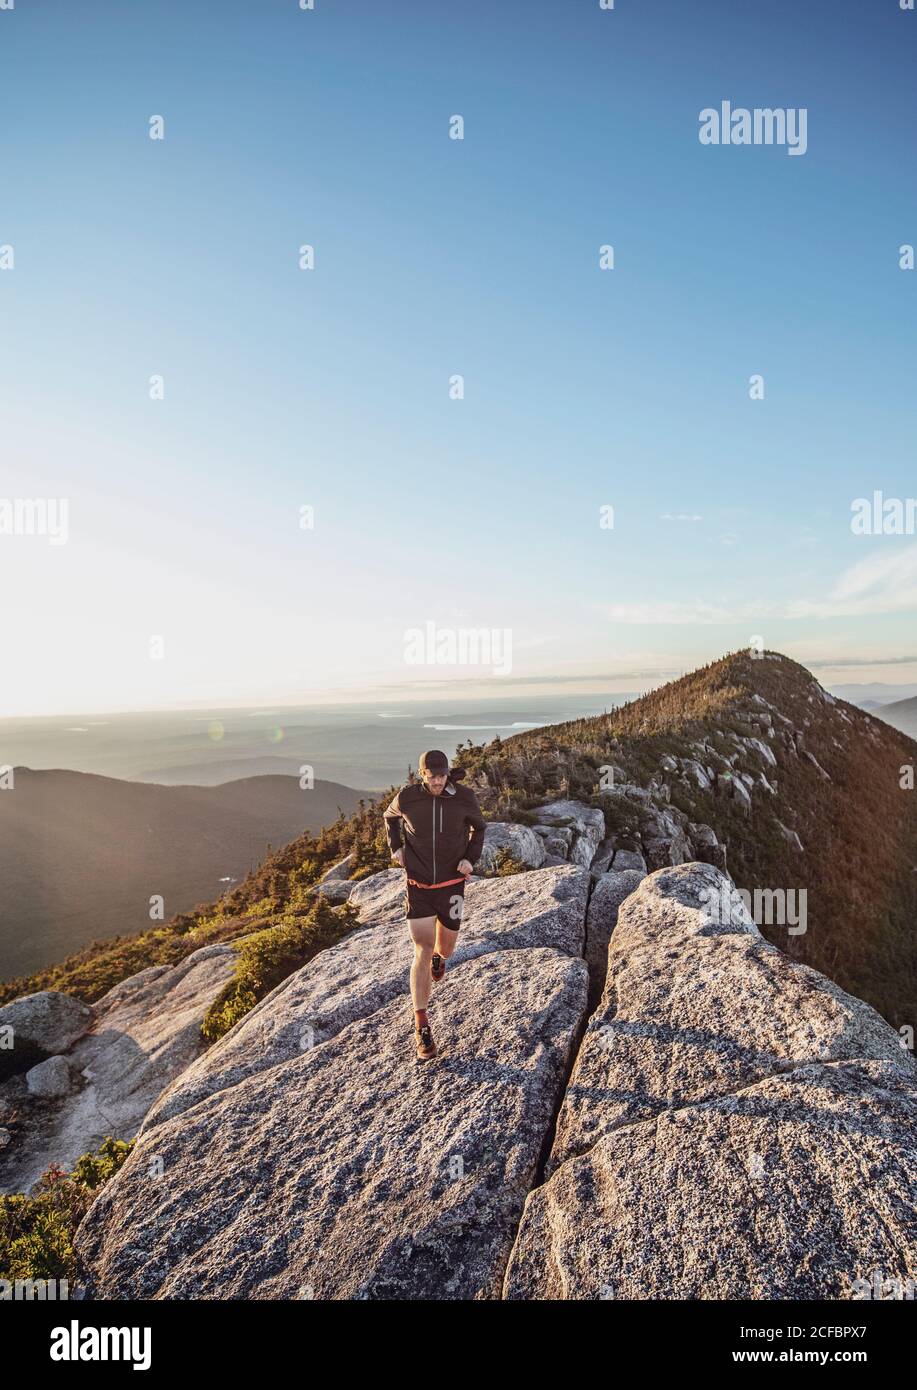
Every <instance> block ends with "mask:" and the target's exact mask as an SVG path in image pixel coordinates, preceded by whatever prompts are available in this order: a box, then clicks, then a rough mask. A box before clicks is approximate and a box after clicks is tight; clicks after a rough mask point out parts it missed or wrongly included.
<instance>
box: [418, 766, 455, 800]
mask: <svg viewBox="0 0 917 1390" xmlns="http://www.w3.org/2000/svg"><path fill="white" fill-rule="evenodd" d="M448 775H449V774H448V772H429V771H428V770H427V769H426V768H424V772H423V780H424V786H425V787H426V789H427V791H429V792H432V793H433V795H434V796H439V795H440V793H441V792H442V790H443V787H444V786H445V785H446V778H447V777H448Z"/></svg>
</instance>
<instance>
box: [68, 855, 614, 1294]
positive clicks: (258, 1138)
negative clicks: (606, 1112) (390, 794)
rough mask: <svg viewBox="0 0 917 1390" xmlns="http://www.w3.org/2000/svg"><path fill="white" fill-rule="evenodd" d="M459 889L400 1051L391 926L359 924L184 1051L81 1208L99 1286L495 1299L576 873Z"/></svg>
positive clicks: (572, 941)
mask: <svg viewBox="0 0 917 1390" xmlns="http://www.w3.org/2000/svg"><path fill="white" fill-rule="evenodd" d="M590 881H591V880H590V877H589V874H588V873H587V872H586V870H585V869H583V868H581V867H577V866H573V865H569V864H564V865H562V866H556V867H549V868H545V869H542V870H539V871H534V872H532V873H526V874H514V875H509V876H507V877H505V878H499V879H491V880H487V879H480V880H477V881H476V882H473V883H472V884H470V885H469V887H468V889H467V892H466V918H467V921H466V923H465V925H463V928H462V936H461V938H460V944H459V946H458V947H457V949H456V951H455V953H454V954H453V956H452V957H451V959H450V961H449V968H448V971H447V974H446V979H445V981H444V982H443V983H442V984H441V985H438V986H436V988H435V992H434V999H433V1002H432V1004H431V1009H432V1018H433V1021H434V1024H435V1027H436V1035H437V1041H438V1043H439V1046H440V1049H441V1052H440V1056H439V1057H438V1058H437V1059H436V1061H435V1063H428V1064H426V1065H423V1064H418V1063H417V1062H416V1060H415V1058H414V1055H413V1039H412V1026H413V1019H412V1015H411V1011H410V1010H411V1005H410V997H409V993H408V968H409V965H410V961H411V957H412V951H411V948H410V942H409V939H408V936H407V933H406V932H405V931H404V923H403V921H402V922H401V923H400V925H399V928H398V929H397V930H395V928H394V927H393V926H391V925H374V926H367V927H366V928H360V929H358V930H357V931H356V932H354V933H352V934H351V935H350V936H349V937H347V938H346V939H345V940H344V941H342V942H340V943H339V944H338V945H337V946H334V947H332V948H330V949H329V950H326V951H324V952H322V953H321V954H320V955H319V956H317V957H316V958H315V959H314V960H313V961H311V962H310V963H309V964H308V965H306V966H305V967H303V969H302V970H300V971H298V972H296V973H295V974H294V975H292V976H290V977H289V979H287V980H285V981H284V982H283V983H282V984H281V985H280V986H278V988H277V989H276V990H275V991H274V992H273V993H272V994H271V995H269V996H268V997H267V998H266V999H264V1000H262V1002H261V1004H260V1005H259V1006H258V1007H257V1008H256V1009H254V1010H253V1011H252V1012H251V1013H250V1014H249V1015H247V1016H246V1017H245V1018H244V1019H242V1020H240V1021H239V1023H238V1024H236V1026H235V1027H234V1028H233V1029H232V1030H231V1031H230V1032H229V1033H227V1034H226V1036H225V1037H224V1038H223V1039H221V1040H220V1042H218V1043H217V1044H216V1045H215V1046H214V1047H213V1048H212V1049H211V1050H210V1052H209V1053H208V1054H207V1055H206V1057H204V1058H201V1059H200V1062H199V1063H197V1064H195V1065H194V1066H193V1067H191V1068H189V1069H188V1071H187V1072H186V1073H185V1074H184V1076H182V1077H181V1078H180V1079H179V1081H178V1082H177V1083H176V1085H175V1086H174V1087H172V1088H171V1089H170V1090H169V1091H168V1092H167V1093H166V1094H165V1095H164V1096H163V1097H162V1098H161V1099H160V1101H159V1103H158V1104H157V1105H156V1106H155V1107H154V1109H153V1110H152V1112H151V1114H150V1115H149V1116H148V1118H147V1120H146V1122H145V1124H144V1126H143V1128H142V1130H141V1132H140V1135H139V1138H138V1141H137V1144H136V1146H135V1148H134V1150H133V1152H132V1153H131V1155H130V1157H129V1158H128V1160H127V1162H126V1163H125V1165H124V1167H123V1168H122V1169H121V1170H120V1172H119V1173H118V1174H117V1175H116V1176H115V1177H114V1178H113V1179H112V1180H111V1182H109V1183H108V1185H107V1186H106V1187H105V1189H104V1191H103V1192H102V1194H101V1196H100V1198H99V1199H98V1201H97V1202H96V1203H95V1204H94V1206H93V1207H92V1209H91V1210H90V1212H89V1213H88V1215H87V1217H86V1218H85V1220H84V1221H83V1223H82V1225H81V1226H80V1229H79V1232H78V1235H77V1249H78V1252H79V1257H80V1260H81V1262H82V1263H83V1265H84V1268H85V1271H86V1273H87V1275H88V1277H89V1281H90V1291H91V1292H93V1293H95V1294H96V1295H97V1296H100V1297H106V1298H108V1297H110V1298H132V1297H141V1298H174V1297H178V1298H182V1297H202V1298H234V1297H242V1298H266V1299H269V1298H332V1299H341V1298H359V1299H385V1298H399V1299H401V1298H403V1299H418V1298H421V1299H422V1298H431V1297H432V1298H437V1299H443V1298H445V1299H450V1298H468V1299H482V1298H497V1297H499V1294H500V1284H501V1281H502V1277H503V1270H504V1268H505V1265H506V1261H507V1258H508V1256H509V1251H510V1248H511V1246H512V1242H513V1238H514V1236H515V1232H516V1227H517V1225H518V1221H519V1217H520V1215H521V1211H522V1205H523V1202H524V1200H525V1197H526V1195H527V1193H528V1192H529V1191H530V1189H531V1187H532V1185H533V1183H534V1182H535V1181H536V1180H537V1176H538V1167H539V1161H540V1157H541V1154H542V1149H543V1146H544V1144H545V1142H546V1138H547V1136H548V1134H549V1130H550V1126H551V1123H552V1121H553V1117H554V1115H555V1113H556V1110H557V1106H558V1104H559V1102H560V1097H561V1094H562V1092H563V1085H564V1081H565V1079H566V1075H567V1073H568V1070H569V1066H570V1063H571V1061H572V1055H573V1050H574V1048H575V1045H576V1041H577V1040H578V1037H579V1034H580V1031H581V1028H582V1024H583V1021H584V1017H585V1009H586V990H587V971H586V966H585V962H584V960H583V949H584V922H585V915H586V904H587V895H588V890H589V884H590Z"/></svg>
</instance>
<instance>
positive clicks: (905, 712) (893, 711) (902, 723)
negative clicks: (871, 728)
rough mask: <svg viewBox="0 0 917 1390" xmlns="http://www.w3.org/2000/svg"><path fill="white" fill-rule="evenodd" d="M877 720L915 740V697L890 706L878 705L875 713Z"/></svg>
mask: <svg viewBox="0 0 917 1390" xmlns="http://www.w3.org/2000/svg"><path fill="white" fill-rule="evenodd" d="M874 713H875V715H876V716H877V718H879V719H884V720H885V723H886V724H891V726H892V728H893V729H900V730H901V732H902V733H903V734H907V735H908V737H909V738H917V696H914V698H913V699H910V700H895V701H894V702H893V703H892V704H890V705H879V706H878V707H877V708H876V709H875V711H874Z"/></svg>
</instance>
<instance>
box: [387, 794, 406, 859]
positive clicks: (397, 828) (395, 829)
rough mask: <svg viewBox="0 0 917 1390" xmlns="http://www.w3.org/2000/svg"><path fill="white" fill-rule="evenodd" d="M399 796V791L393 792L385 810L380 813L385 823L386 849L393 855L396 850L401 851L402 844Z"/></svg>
mask: <svg viewBox="0 0 917 1390" xmlns="http://www.w3.org/2000/svg"><path fill="white" fill-rule="evenodd" d="M400 796H401V792H400V791H397V792H395V795H394V796H393V797H392V799H391V801H390V802H389V804H388V806H386V808H385V810H384V811H383V812H382V817H383V820H384V821H385V836H386V839H387V840H388V847H389V849H390V850H391V851H392V853H393V854H394V852H395V850H396V849H401V848H402V846H403V844H404V840H403V838H402V834H401V807H400V805H399V803H398V798H399V797H400Z"/></svg>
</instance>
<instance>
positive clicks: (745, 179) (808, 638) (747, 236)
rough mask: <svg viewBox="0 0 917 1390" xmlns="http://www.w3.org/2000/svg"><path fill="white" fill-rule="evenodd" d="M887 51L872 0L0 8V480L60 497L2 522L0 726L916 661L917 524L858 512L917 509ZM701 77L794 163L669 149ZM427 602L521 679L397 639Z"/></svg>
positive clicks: (905, 19)
mask: <svg viewBox="0 0 917 1390" xmlns="http://www.w3.org/2000/svg"><path fill="white" fill-rule="evenodd" d="M915 60H917V14H914V13H911V12H902V11H901V10H900V9H899V8H898V4H897V0H863V3H857V2H856V0H847V3H837V2H836V0H809V3H807V4H806V5H805V7H802V6H799V5H798V4H792V3H787V2H786V0H776V3H774V2H772V3H769V4H768V5H767V6H761V5H759V4H756V3H750V0H706V2H705V3H703V4H701V3H698V4H696V5H692V4H686V3H684V0H641V3H637V0H617V3H616V5H615V8H614V10H613V11H602V10H600V9H599V6H598V4H597V3H594V4H592V3H590V4H587V3H569V0H567V2H566V3H563V4H561V3H557V4H547V3H539V2H538V0H531V3H519V2H518V0H501V3H500V4H499V5H494V4H493V3H478V0H468V3H465V4H462V5H460V6H455V7H453V6H448V5H444V4H441V3H440V4H424V5H421V4H419V3H406V2H404V3H400V4H398V3H393V4H381V3H379V2H378V0H376V3H373V4H370V3H331V0H328V2H327V3H326V2H325V0H316V8H315V10H314V11H311V12H303V11H301V10H299V8H298V6H297V4H296V3H295V0H283V2H282V3H280V2H279V0H277V2H276V3H275V2H274V0H263V2H262V3H258V4H250V3H221V4H216V3H201V0H192V3H184V4H180V3H162V2H159V3H151V4H144V5H134V6H131V7H127V6H123V5H121V4H115V3H100V0H95V2H93V0H87V3H86V4H84V5H79V6H73V5H72V4H66V3H54V2H53V0H52V2H51V3H48V0H46V2H45V3H43V4H40V5H39V4H38V3H35V0H32V3H30V2H29V0H16V3H15V8H14V9H13V10H12V11H0V129H2V132H3V138H2V144H0V160H2V175H3V176H2V195H0V246H2V245H11V246H12V247H13V248H14V252H15V267H14V269H12V270H7V271H2V272H0V315H2V320H0V321H2V325H3V332H2V334H0V368H2V371H0V410H2V418H3V436H2V439H3V443H2V455H0V498H8V499H13V498H23V497H25V498H32V497H38V496H47V497H51V498H60V497H65V498H67V499H68V536H67V543H66V544H63V545H57V546H55V545H51V544H50V543H49V542H48V539H47V537H40V536H28V535H21V534H12V535H0V586H2V593H3V598H2V599H0V602H2V605H3V609H2V617H3V627H4V632H5V638H4V646H5V649H6V652H7V655H8V660H7V661H6V662H5V663H4V667H5V669H4V681H3V685H2V691H0V714H16V715H25V714H30V713H35V714H42V713H53V712H56V711H74V710H86V711H87V712H88V711H92V710H100V711H101V710H114V709H152V708H157V707H160V706H171V707H176V706H182V705H184V704H193V703H196V702H200V701H208V702H213V703H218V702H225V703H226V704H236V703H240V704H241V703H246V702H248V701H255V702H257V701H261V700H271V701H283V700H290V701H294V700H295V701H297V702H303V701H306V700H309V699H313V698H314V699H316V700H326V699H328V698H329V696H334V695H341V696H346V698H348V699H354V698H363V697H364V696H365V697H366V698H378V697H379V695H380V694H381V693H383V692H386V693H389V694H391V695H392V696H394V697H396V698H410V697H411V696H413V695H416V696H418V697H421V696H423V697H424V698H426V697H428V696H429V695H430V694H434V693H442V692H443V691H453V692H455V693H459V691H460V690H461V691H462V692H463V693H467V694H469V695H476V694H484V693H487V694H495V693H499V692H500V691H501V690H506V691H507V693H510V692H514V693H521V692H522V691H523V690H525V691H526V692H528V691H531V692H533V693H534V692H537V691H538V689H539V683H540V682H544V681H549V682H551V684H552V685H554V686H555V687H556V686H558V685H560V686H562V687H563V688H564V689H565V690H568V691H569V692H570V693H574V692H576V691H579V690H592V689H596V690H598V689H608V690H609V691H614V690H615V689H618V690H631V689H634V688H635V685H639V684H640V680H646V681H647V682H649V683H652V682H653V681H655V680H656V679H664V678H665V677H666V676H668V675H670V674H671V673H673V672H674V673H676V674H677V672H678V671H680V670H685V669H689V668H691V667H693V666H696V665H698V664H700V663H701V662H704V661H707V660H710V659H713V658H715V657H716V656H718V655H721V654H722V653H723V652H724V651H726V650H734V649H736V648H738V647H741V646H744V645H747V644H748V643H749V642H750V641H751V640H752V638H753V637H757V636H760V637H761V638H762V640H763V641H764V642H765V644H766V645H767V646H768V647H772V648H776V649H777V650H780V651H784V652H787V653H788V654H790V655H792V656H794V657H796V658H797V659H798V660H801V661H803V662H805V663H807V664H809V665H811V666H812V668H813V670H815V672H816V674H817V675H818V676H819V678H820V679H822V680H823V681H824V682H825V683H829V682H836V681H850V680H873V679H878V680H891V681H898V680H900V681H910V680H914V679H915V678H917V636H915V633H914V610H915V607H917V538H915V537H914V536H913V535H904V536H889V535H881V536H854V535H853V534H852V533H851V529H850V514H851V513H850V509H851V503H852V501H853V500H854V499H855V498H857V497H861V496H869V495H871V494H872V492H873V491H874V490H876V489H879V490H881V491H882V492H883V494H884V495H885V496H886V497H899V498H906V497H908V496H914V495H915V494H917V477H915V467H914V458H915V448H914V445H915V438H917V409H915V391H914V361H915V346H917V341H915V340H917V330H915V294H917V288H915V275H917V272H904V271H902V270H900V269H899V268H898V247H899V246H900V245H902V244H904V243H911V244H915V243H917V192H915V184H914V179H913V176H912V170H913V168H914V166H915V159H914V156H915V148H914V146H915V130H917V122H915V119H914V117H915V105H917V95H915V93H917V83H915ZM726 99H728V100H730V101H731V103H732V105H733V106H746V107H755V106H762V107H763V106H767V107H792V108H799V107H805V108H806V110H807V112H808V148H807V151H806V153H805V155H803V156H800V157H793V156H790V155H789V154H788V152H787V150H786V148H781V147H778V146H771V147H762V146H757V147H755V146H744V147H742V146H737V147H725V146H723V147H708V146H703V145H701V144H700V142H699V140H698V116H699V112H700V111H701V110H702V109H703V108H705V107H709V106H713V107H718V106H719V104H720V102H721V101H722V100H726ZM454 114H461V115H462V116H463V118H464V122H465V132H464V134H465V138H464V140H462V141H457V140H450V139H449V138H448V136H449V119H450V117H451V116H452V115H454ZM153 115H161V116H163V117H164V120H165V138H164V139H163V140H162V141H151V140H150V139H149V138H148V129H149V120H150V117H151V116H153ZM304 243H309V244H311V245H313V246H314V247H315V257H316V264H315V270H314V271H311V272H308V271H305V272H304V271H302V270H300V269H299V267H298V264H297V254H298V248H299V247H300V245H302V244H304ZM603 244H611V245H613V246H614V248H615V269H614V270H613V271H606V272H602V271H601V270H599V268H598V257H599V247H600V246H601V245H603ZM455 373H460V374H462V376H463V377H464V381H465V396H464V399H463V400H460V401H456V400H450V398H449V392H448V383H449V378H450V376H452V375H453V374H455ZM754 373H760V374H761V375H762V376H763V378H764V383H765V397H764V399H763V400H760V401H752V400H750V399H749V395H748V389H749V378H750V377H751V376H752V374H754ZM154 374H161V375H162V377H163V379H164V383H165V396H164V399H163V400H159V401H151V400H150V398H149V380H150V377H151V376H153V375H154ZM304 504H308V505H311V506H313V507H314V515H315V522H314V529H313V530H310V531H304V530H302V529H301V528H300V526H299V516H300V508H301V507H302V506H303V505H304ZM603 505H611V506H613V507H614V516H615V525H614V528H613V529H611V530H609V529H601V528H600V526H599V524H598V518H599V508H600V507H601V506H603ZM674 518H682V519H674ZM684 518H692V519H690V520H687V519H684ZM428 622H432V623H434V624H436V625H437V627H438V628H446V629H450V628H452V629H454V628H462V627H466V628H471V627H473V628H475V629H485V630H488V631H498V632H501V633H504V632H507V631H508V632H509V633H511V641H512V669H511V674H510V675H509V676H508V677H506V678H504V677H502V676H500V675H494V674H493V671H492V666H491V667H488V666H487V665H486V664H482V665H476V664H474V663H471V664H467V663H466V664H456V665H454V666H443V665H442V664H437V663H432V664H429V665H426V666H415V665H409V664H407V663H406V662H405V658H404V647H405V643H404V634H405V632H406V631H407V630H408V629H412V628H418V627H419V628H423V627H424V626H425V624H426V623H428ZM152 636H157V637H159V636H161V637H162V638H163V639H164V648H163V652H164V655H163V656H162V658H161V659H160V658H158V657H157V659H155V660H151V659H150V638H151V637H152ZM635 673H637V674H638V675H639V677H640V680H637V681H635Z"/></svg>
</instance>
